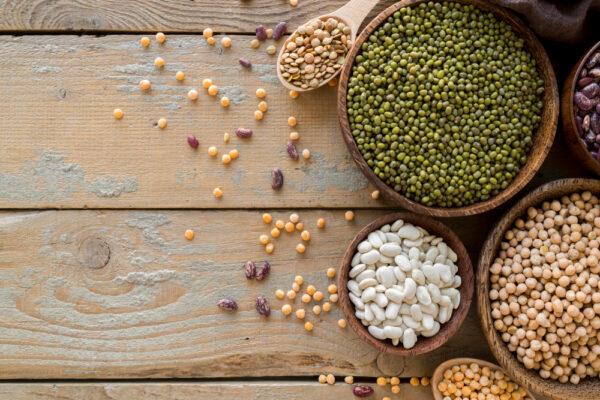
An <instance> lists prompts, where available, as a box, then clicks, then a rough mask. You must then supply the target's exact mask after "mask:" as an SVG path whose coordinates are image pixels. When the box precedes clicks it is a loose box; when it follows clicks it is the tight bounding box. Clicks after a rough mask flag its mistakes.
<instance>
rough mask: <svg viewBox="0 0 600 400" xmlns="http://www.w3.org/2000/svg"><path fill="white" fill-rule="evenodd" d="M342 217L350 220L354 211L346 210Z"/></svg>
mask: <svg viewBox="0 0 600 400" xmlns="http://www.w3.org/2000/svg"><path fill="white" fill-rule="evenodd" d="M344 218H346V221H352V220H353V219H354V211H346V213H344Z"/></svg>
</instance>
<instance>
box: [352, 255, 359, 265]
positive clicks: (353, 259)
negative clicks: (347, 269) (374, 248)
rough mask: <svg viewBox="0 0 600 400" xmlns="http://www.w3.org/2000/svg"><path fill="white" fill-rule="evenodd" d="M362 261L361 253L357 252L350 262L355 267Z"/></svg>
mask: <svg viewBox="0 0 600 400" xmlns="http://www.w3.org/2000/svg"><path fill="white" fill-rule="evenodd" d="M359 263H360V253H356V254H355V255H354V257H352V261H351V262H350V266H351V267H354V266H356V265H358V264H359Z"/></svg>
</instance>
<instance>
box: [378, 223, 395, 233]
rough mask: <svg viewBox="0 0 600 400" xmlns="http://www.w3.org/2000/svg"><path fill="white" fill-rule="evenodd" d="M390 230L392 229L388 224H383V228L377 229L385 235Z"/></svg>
mask: <svg viewBox="0 0 600 400" xmlns="http://www.w3.org/2000/svg"><path fill="white" fill-rule="evenodd" d="M391 229H392V227H391V226H390V224H385V225H384V226H382V227H381V228H379V230H380V231H381V232H384V233H387V232H389V231H390V230H391Z"/></svg>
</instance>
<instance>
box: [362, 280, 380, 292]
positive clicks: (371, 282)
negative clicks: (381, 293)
mask: <svg viewBox="0 0 600 400" xmlns="http://www.w3.org/2000/svg"><path fill="white" fill-rule="evenodd" d="M375 285H377V281H376V280H375V279H373V278H369V279H365V280H363V281H361V282H360V283H359V284H358V288H359V289H360V290H365V289H366V288H368V287H371V286H375ZM373 290H375V289H373Z"/></svg>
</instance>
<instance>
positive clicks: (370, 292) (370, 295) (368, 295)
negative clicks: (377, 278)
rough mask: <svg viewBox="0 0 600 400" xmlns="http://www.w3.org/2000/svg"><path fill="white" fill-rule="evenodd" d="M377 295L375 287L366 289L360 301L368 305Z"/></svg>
mask: <svg viewBox="0 0 600 400" xmlns="http://www.w3.org/2000/svg"><path fill="white" fill-rule="evenodd" d="M376 295H377V292H375V288H374V287H372V286H371V287H368V288H366V289H365V290H364V291H363V292H362V294H361V295H360V300H361V301H362V302H363V303H365V304H367V303H368V302H370V301H373V300H375V296H376Z"/></svg>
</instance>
